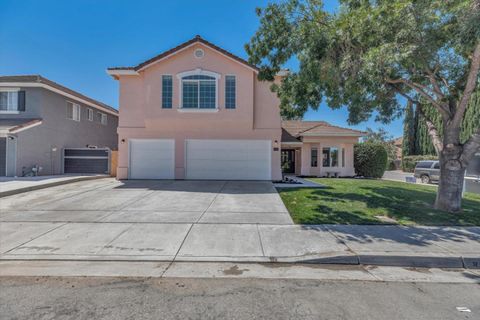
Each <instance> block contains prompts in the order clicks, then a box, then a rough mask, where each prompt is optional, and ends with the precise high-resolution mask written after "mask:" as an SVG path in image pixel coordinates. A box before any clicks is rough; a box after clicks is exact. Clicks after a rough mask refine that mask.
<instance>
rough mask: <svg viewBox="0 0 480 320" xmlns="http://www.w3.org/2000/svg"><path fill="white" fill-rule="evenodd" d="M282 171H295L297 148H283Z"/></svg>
mask: <svg viewBox="0 0 480 320" xmlns="http://www.w3.org/2000/svg"><path fill="white" fill-rule="evenodd" d="M282 172H283V173H295V150H292V149H286V150H282Z"/></svg>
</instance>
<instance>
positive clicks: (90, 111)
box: [87, 108, 93, 121]
mask: <svg viewBox="0 0 480 320" xmlns="http://www.w3.org/2000/svg"><path fill="white" fill-rule="evenodd" d="M87 118H88V121H93V110H92V109H90V108H88V109H87Z"/></svg>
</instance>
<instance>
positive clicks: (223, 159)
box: [185, 140, 271, 180]
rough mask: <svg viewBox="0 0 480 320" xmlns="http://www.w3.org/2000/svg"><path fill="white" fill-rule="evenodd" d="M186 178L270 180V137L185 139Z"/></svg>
mask: <svg viewBox="0 0 480 320" xmlns="http://www.w3.org/2000/svg"><path fill="white" fill-rule="evenodd" d="M185 143H186V161H187V163H186V177H187V179H206V180H271V141H270V140H187V141H186V142H185Z"/></svg>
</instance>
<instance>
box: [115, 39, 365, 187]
mask: <svg viewBox="0 0 480 320" xmlns="http://www.w3.org/2000/svg"><path fill="white" fill-rule="evenodd" d="M107 72H108V74H110V75H111V76H113V77H114V78H115V79H117V80H118V81H119V82H120V106H119V112H120V113H119V126H118V135H119V157H118V168H117V177H118V178H119V179H210V180H281V179H282V171H283V172H284V173H296V174H302V175H318V176H321V175H325V174H326V173H327V172H332V173H335V174H336V175H353V174H354V171H353V143H355V142H356V141H357V140H358V137H359V136H361V134H362V133H361V132H359V131H355V130H350V129H343V128H338V127H333V126H330V125H328V124H326V123H309V122H295V123H296V124H297V125H294V122H284V126H287V127H288V128H287V127H286V128H284V129H282V121H281V119H280V113H279V101H278V98H277V97H276V95H275V94H274V93H272V92H271V91H270V83H268V82H261V81H259V80H258V79H257V74H258V69H257V67H256V66H254V65H251V64H249V63H248V62H247V61H245V60H243V59H241V58H239V57H237V56H235V55H233V54H231V53H229V52H227V51H226V50H223V49H221V48H219V47H217V46H216V45H214V44H212V43H210V42H208V41H206V40H204V39H202V38H201V37H199V36H197V37H195V38H193V39H191V40H189V41H187V42H185V43H183V44H181V45H179V46H177V47H175V48H173V49H170V50H168V51H166V52H163V53H161V54H160V55H158V56H156V57H153V58H152V59H149V60H147V61H145V62H142V63H140V64H139V65H137V66H135V67H115V68H109V69H108V70H107ZM279 79H280V78H279ZM298 123H300V124H302V123H303V124H304V127H302V128H303V129H304V130H303V129H301V130H293V129H292V128H298ZM309 124H310V127H312V128H310V129H315V128H316V129H315V130H313V131H312V135H308V134H307V133H306V132H304V131H306V129H307V128H306V127H308V126H309ZM320 125H322V126H323V127H324V129H325V128H327V127H329V128H331V129H330V130H323V131H322V130H320V128H319V126H320ZM313 127H315V128H313ZM320 131H322V132H320ZM315 133H317V135H315ZM319 134H320V135H319ZM322 134H324V135H325V134H326V135H327V136H326V138H325V139H324V140H323V142H325V143H324V144H322ZM332 135H335V136H332ZM282 139H283V140H282ZM330 150H331V151H332V152H333V153H332V152H331V151H330ZM327 153H328V158H329V160H328V161H329V163H328V165H329V169H328V170H324V169H323V167H324V166H323V164H327V163H326V162H325V160H324V161H322V160H321V159H323V158H321V157H324V156H325V157H327ZM332 157H333V158H335V160H334V161H333V163H332ZM317 159H318V160H317ZM332 165H333V166H332ZM332 168H334V169H332Z"/></svg>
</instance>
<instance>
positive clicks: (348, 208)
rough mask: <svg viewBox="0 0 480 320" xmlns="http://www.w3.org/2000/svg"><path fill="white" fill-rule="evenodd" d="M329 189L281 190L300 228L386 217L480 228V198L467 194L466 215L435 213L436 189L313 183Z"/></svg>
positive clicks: (370, 182)
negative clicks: (301, 226) (302, 225)
mask: <svg viewBox="0 0 480 320" xmlns="http://www.w3.org/2000/svg"><path fill="white" fill-rule="evenodd" d="M311 180H313V181H316V182H319V183H321V184H323V185H325V186H326V188H322V189H319V188H292V189H288V188H284V189H282V188H279V189H278V192H279V193H280V196H281V197H282V199H283V202H284V203H285V205H286V206H287V208H288V211H289V212H290V215H291V216H292V219H293V221H295V223H299V224H324V223H326V224H382V223H385V222H382V221H381V220H380V219H378V218H376V217H375V216H387V217H389V218H393V219H395V220H396V221H397V222H398V223H399V224H404V225H414V224H418V225H480V195H478V194H473V193H467V194H466V196H465V198H464V199H463V212H462V213H460V214H450V213H448V212H444V211H439V210H435V209H433V202H434V200H435V194H436V190H437V189H436V188H435V187H432V186H425V185H415V184H408V183H404V182H396V181H384V180H367V179H311Z"/></svg>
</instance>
